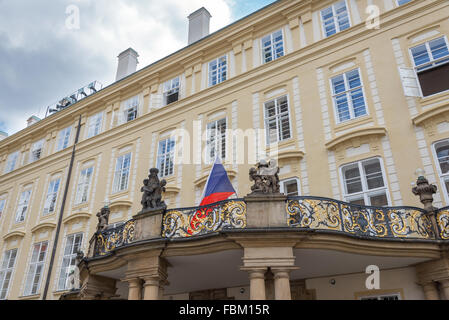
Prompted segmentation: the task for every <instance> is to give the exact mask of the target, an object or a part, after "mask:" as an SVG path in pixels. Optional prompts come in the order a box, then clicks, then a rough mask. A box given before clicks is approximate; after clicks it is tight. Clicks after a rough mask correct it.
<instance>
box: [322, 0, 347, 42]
mask: <svg viewBox="0 0 449 320" xmlns="http://www.w3.org/2000/svg"><path fill="white" fill-rule="evenodd" d="M341 2H344V3H345V6H346V12H347V14H348V21H349V27H348V28H347V29H345V30H348V29H350V28H351V27H352V21H351V10H350V8H349V6H348V1H346V0H342V1H337V2H335V3H333V4H332V5H330V6H327V7H325V8H323V9H321V10H320V13H319V16H320V20H321V30H322V31H321V32H322V34H323V37H324V39H326V38H329V37H332V36H334V35H336V34H338V33H340V32H341V31H345V30H340V24H339V23H338V20H337V16H336V14H335V13H336V12H335V6H336V5H337V4H338V3H341ZM329 8H332V18H333V20H334V25H335V33H334V34H332V35H330V36H328V35H327V34H326V27H325V26H324V20H323V13H322V12H323V11H324V10H326V9H329Z"/></svg>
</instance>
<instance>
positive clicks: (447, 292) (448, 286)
mask: <svg viewBox="0 0 449 320" xmlns="http://www.w3.org/2000/svg"><path fill="white" fill-rule="evenodd" d="M440 284H441V286H440V288H441V291H443V293H444V300H449V279H446V280H441V281H440Z"/></svg>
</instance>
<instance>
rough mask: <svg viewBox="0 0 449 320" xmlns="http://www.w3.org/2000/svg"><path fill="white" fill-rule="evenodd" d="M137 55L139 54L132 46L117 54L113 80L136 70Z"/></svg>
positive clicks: (117, 79)
mask: <svg viewBox="0 0 449 320" xmlns="http://www.w3.org/2000/svg"><path fill="white" fill-rule="evenodd" d="M138 57H139V54H138V53H137V51H135V50H134V49H132V48H129V49H127V50H125V51H123V52H122V53H120V54H119V55H118V67H117V76H116V79H115V81H119V80H121V79H123V78H125V77H127V76H129V75H130V74H132V73H134V72H136V70H137V64H138V63H139V61H138V60H137V58H138Z"/></svg>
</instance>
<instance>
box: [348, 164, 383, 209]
mask: <svg viewBox="0 0 449 320" xmlns="http://www.w3.org/2000/svg"><path fill="white" fill-rule="evenodd" d="M341 172H342V176H343V184H344V190H345V198H346V201H347V202H350V203H354V204H358V205H367V206H376V207H383V206H387V205H388V204H389V201H388V196H387V193H388V190H387V187H386V185H385V177H384V176H385V174H384V172H383V168H382V165H381V163H380V160H379V159H377V158H374V159H368V160H363V161H359V162H355V163H352V164H349V165H345V166H343V167H342V168H341Z"/></svg>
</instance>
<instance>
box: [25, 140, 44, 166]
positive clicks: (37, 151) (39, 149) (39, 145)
mask: <svg viewBox="0 0 449 320" xmlns="http://www.w3.org/2000/svg"><path fill="white" fill-rule="evenodd" d="M44 144H45V140H44V139H41V140H39V141H37V142H35V143H33V145H32V146H31V149H30V159H29V161H28V162H29V163H33V162H36V161H38V160H40V159H42V156H43V153H44Z"/></svg>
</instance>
